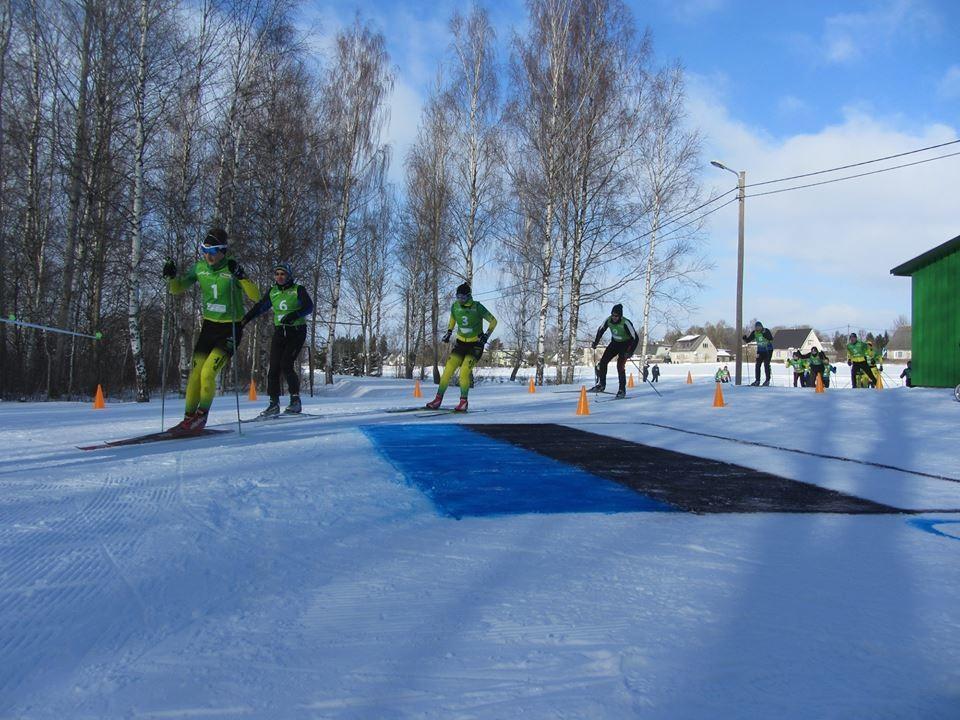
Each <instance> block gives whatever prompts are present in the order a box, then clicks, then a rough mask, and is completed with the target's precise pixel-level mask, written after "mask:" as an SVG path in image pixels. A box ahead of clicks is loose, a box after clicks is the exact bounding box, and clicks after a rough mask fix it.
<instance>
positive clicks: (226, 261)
mask: <svg viewBox="0 0 960 720" xmlns="http://www.w3.org/2000/svg"><path fill="white" fill-rule="evenodd" d="M200 252H201V254H202V256H203V260H201V261H199V262H196V263H194V264H193V265H191V266H190V267H189V268H187V271H186V272H185V273H184V274H183V275H180V276H178V275H177V265H176V263H174V262H173V260H167V261H166V263H164V265H163V277H164V278H166V280H167V288H168V289H169V290H170V292H171V293H172V294H174V295H179V294H181V293H183V292H186V291H187V290H188V289H189V288H190V287H191V286H192V285H193V284H194V283H196V284H198V285H200V298H201V309H202V310H201V312H202V315H203V323H202V324H201V326H200V334H199V336H198V337H197V342H196V343H195V344H194V346H193V359H192V361H193V364H192V367H191V369H190V376H189V378H188V379H187V401H186V407H185V408H184V415H183V420H182V421H181V422H180V423H178V424H177V425H175V426H174V427H172V428H171V429H170V432H171V433H173V434H175V435H189V434H191V433H196V432H199V431H201V430H203V427H204V426H205V425H206V424H207V414H208V413H209V412H210V406H211V405H212V404H213V395H214V392H215V391H216V382H217V375H218V374H219V372H220V371H221V370H222V369H223V366H224V365H226V364H227V359H228V358H230V357H231V356H232V355H233V353H234V350H236V345H237V344H238V343H239V342H240V338H241V336H242V335H243V328H242V327H241V325H240V318H242V317H243V295H246V296H247V297H248V298H249V299H250V300H253V301H254V302H256V301H258V300H259V299H260V291H259V290H258V289H257V286H256V285H254V284H253V283H252V282H251V281H250V280H248V279H247V276H246V274H245V273H244V272H243V268H242V267H240V264H239V263H238V262H237V261H236V260H235V259H234V258H232V257H230V256H229V245H228V237H227V233H226V231H225V230H223V229H222V228H219V227H213V228H211V229H210V232H208V233H207V236H206V237H205V238H204V239H203V242H202V243H201V244H200ZM237 285H239V286H240V287H239V289H238V288H237ZM241 291H242V292H241Z"/></svg>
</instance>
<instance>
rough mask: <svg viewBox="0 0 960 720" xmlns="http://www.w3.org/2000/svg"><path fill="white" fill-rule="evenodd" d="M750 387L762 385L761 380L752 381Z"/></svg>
mask: <svg viewBox="0 0 960 720" xmlns="http://www.w3.org/2000/svg"><path fill="white" fill-rule="evenodd" d="M750 387H760V381H759V380H754V381H753V382H752V383H750Z"/></svg>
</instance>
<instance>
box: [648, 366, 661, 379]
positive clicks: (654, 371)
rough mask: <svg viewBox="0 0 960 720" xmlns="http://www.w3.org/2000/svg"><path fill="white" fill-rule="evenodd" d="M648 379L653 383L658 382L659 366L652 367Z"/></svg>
mask: <svg viewBox="0 0 960 720" xmlns="http://www.w3.org/2000/svg"><path fill="white" fill-rule="evenodd" d="M650 379H651V380H652V381H653V382H660V366H659V365H654V366H653V367H652V368H650Z"/></svg>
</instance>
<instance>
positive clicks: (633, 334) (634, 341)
mask: <svg viewBox="0 0 960 720" xmlns="http://www.w3.org/2000/svg"><path fill="white" fill-rule="evenodd" d="M623 324H624V325H625V326H626V328H627V332H628V333H630V345H628V346H627V354H628V355H633V351H634V350H636V349H637V345H639V344H640V336H639V335H638V334H637V331H636V328H634V327H633V323H632V322H630V321H629V320H627V319H626V318H624V319H623Z"/></svg>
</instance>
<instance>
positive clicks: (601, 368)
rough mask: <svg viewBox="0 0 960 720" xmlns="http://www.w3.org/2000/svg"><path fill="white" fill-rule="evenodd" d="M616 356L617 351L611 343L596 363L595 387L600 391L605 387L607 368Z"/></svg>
mask: <svg viewBox="0 0 960 720" xmlns="http://www.w3.org/2000/svg"><path fill="white" fill-rule="evenodd" d="M616 355H617V349H616V348H615V347H613V343H610V344H609V345H607V347H606V349H605V350H604V351H603V355H602V356H601V357H600V362H598V363H597V386H598V387H599V388H600V389H603V388H605V387H606V386H607V366H608V365H609V364H610V361H611V360H613V358H614V357H615V356H616Z"/></svg>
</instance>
